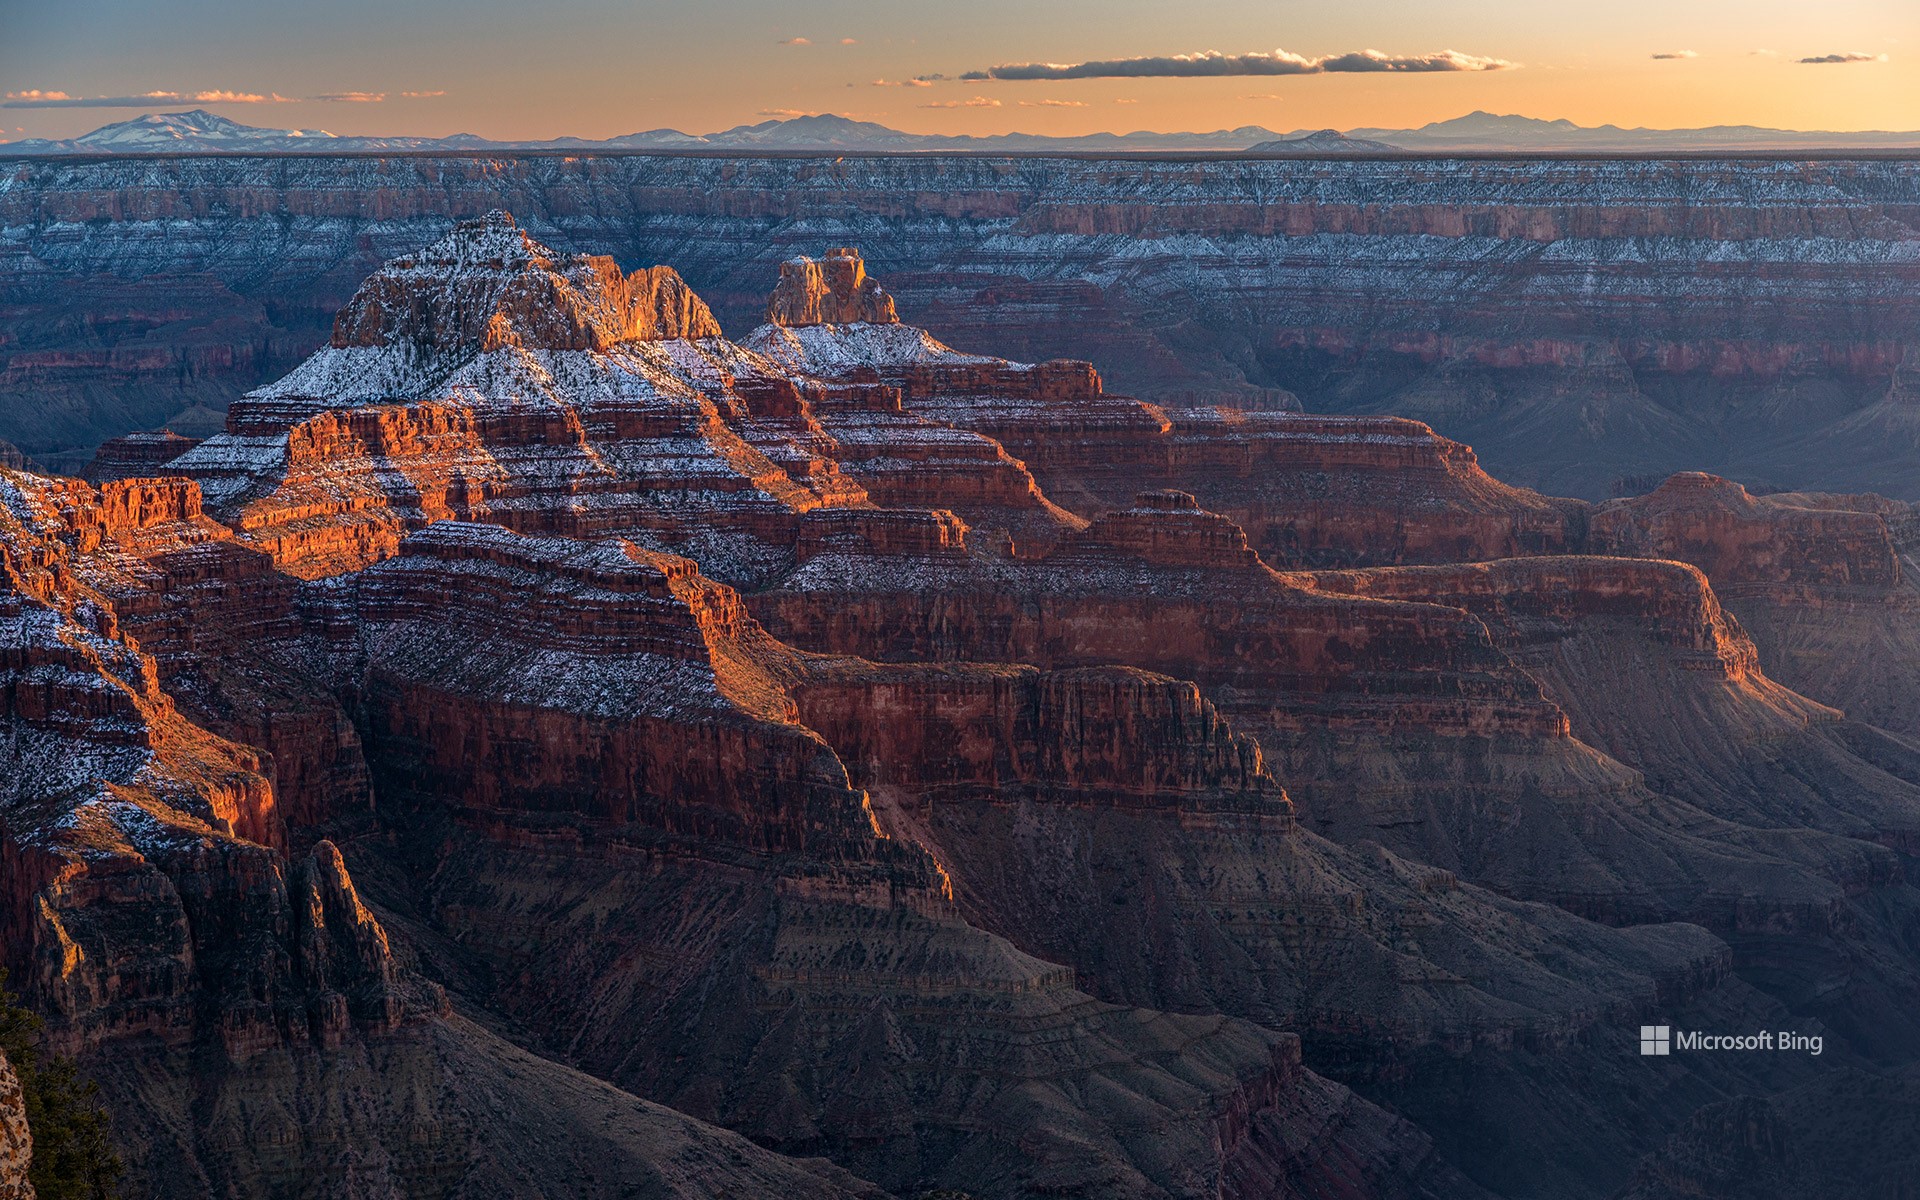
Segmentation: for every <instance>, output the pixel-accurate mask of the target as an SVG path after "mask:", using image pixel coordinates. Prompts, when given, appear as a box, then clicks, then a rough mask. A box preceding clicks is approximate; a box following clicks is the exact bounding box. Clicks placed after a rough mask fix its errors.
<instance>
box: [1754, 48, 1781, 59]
mask: <svg viewBox="0 0 1920 1200" xmlns="http://www.w3.org/2000/svg"><path fill="white" fill-rule="evenodd" d="M1747 53H1748V54H1752V55H1756V56H1758V57H1760V58H1779V57H1780V52H1779V51H1778V50H1749V51H1747Z"/></svg>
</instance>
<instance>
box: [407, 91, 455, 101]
mask: <svg viewBox="0 0 1920 1200" xmlns="http://www.w3.org/2000/svg"><path fill="white" fill-rule="evenodd" d="M446 94H447V93H446V92H445V91H438V92H401V93H400V95H401V96H402V97H404V98H405V99H408V100H430V99H432V98H433V97H435V96H444V95H446Z"/></svg>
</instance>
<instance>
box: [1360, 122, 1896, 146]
mask: <svg viewBox="0 0 1920 1200" xmlns="http://www.w3.org/2000/svg"><path fill="white" fill-rule="evenodd" d="M1347 136H1348V137H1350V138H1377V139H1380V140H1384V141H1390V142H1392V143H1393V144H1394V145H1396V146H1399V147H1401V148H1402V149H1405V150H1413V151H1454V150H1462V151H1468V152H1472V151H1495V152H1498V151H1503V150H1504V151H1538V152H1543V153H1551V152H1556V151H1572V152H1576V153H1577V152H1582V151H1585V152H1592V153H1598V154H1605V153H1615V152H1626V153H1655V154H1657V153H1662V152H1668V151H1673V152H1689V151H1714V150H1862V149H1904V148H1908V147H1920V132H1915V131H1907V132H1883V131H1878V130H1868V131H1860V132H1852V133H1834V132H1821V131H1803V130H1797V129H1767V128H1763V127H1761V126H1758V125H1710V126H1707V127H1705V128H1701V129H1640V128H1636V129H1623V128H1621V127H1620V126H1618V125H1575V124H1574V123H1573V122H1572V121H1568V120H1564V119H1562V120H1557V121H1544V120H1541V119H1540V118H1538V117H1523V116H1519V115H1517V114H1511V113H1509V114H1501V113H1490V112H1471V113H1468V114H1467V115H1466V116H1463V117H1453V118H1451V119H1449V120H1445V121H1434V122H1432V123H1431V124H1428V125H1422V126H1421V127H1420V128H1418V129H1349V130H1347Z"/></svg>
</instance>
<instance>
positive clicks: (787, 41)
mask: <svg viewBox="0 0 1920 1200" xmlns="http://www.w3.org/2000/svg"><path fill="white" fill-rule="evenodd" d="M780 44H781V45H782V46H811V45H813V39H812V38H802V37H791V38H781V39H780Z"/></svg>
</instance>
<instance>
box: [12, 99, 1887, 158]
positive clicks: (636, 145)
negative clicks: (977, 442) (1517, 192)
mask: <svg viewBox="0 0 1920 1200" xmlns="http://www.w3.org/2000/svg"><path fill="white" fill-rule="evenodd" d="M1901 148H1920V132H1906V133H1892V132H1878V131H1869V132H1859V133H1823V132H1803V131H1798V130H1790V129H1764V128H1761V127H1759V126H1754V125H1714V126H1709V127H1707V128H1704V129H1622V128H1620V127H1619V126H1617V125H1600V126H1583V125H1575V124H1574V123H1573V122H1571V121H1566V120H1557V121H1544V120H1540V119H1539V118H1536V117H1522V116H1510V115H1509V116H1502V115H1497V114H1494V113H1488V112H1473V113H1468V114H1467V115H1466V116H1463V117H1454V118H1452V119H1451V120H1446V121H1435V122H1433V123H1431V124H1428V125H1423V126H1421V127H1420V128H1418V129H1350V130H1347V131H1345V132H1344V133H1343V132H1341V131H1339V130H1334V129H1322V130H1313V131H1309V130H1295V131H1293V132H1292V133H1278V132H1275V131H1274V130H1271V129H1266V128H1263V127H1261V126H1259V125H1243V126H1241V127H1239V128H1238V129H1219V130H1215V131H1213V132H1212V133H1158V132H1153V131H1149V130H1138V131H1135V132H1133V133H1091V134H1081V135H1079V136H1074V137H1049V136H1045V135H1042V134H1037V133H1003V134H995V135H993V136H991V137H973V136H967V135H958V136H954V135H944V134H926V133H903V132H901V131H900V130H898V129H890V128H888V127H887V126H885V125H880V124H877V123H875V122H872V121H855V120H852V119H850V118H847V117H840V116H834V115H832V114H822V115H818V116H803V117H792V118H789V119H787V120H769V121H762V122H760V123H759V124H756V125H736V126H735V127H733V128H732V129H727V130H723V131H721V132H719V133H708V134H693V133H682V132H680V131H679V130H677V129H648V130H644V131H642V132H639V133H630V134H626V135H624V136H622V137H612V138H605V139H599V140H595V139H590V138H574V137H563V138H553V139H551V140H548V141H521V142H512V141H494V140H491V139H488V138H483V137H480V136H478V135H475V134H471V133H458V134H454V135H452V136H451V137H364V136H357V135H342V134H335V133H329V132H327V131H326V130H324V129H264V128H260V127H257V126H253V125H242V124H240V123H239V122H238V121H233V120H229V119H228V118H226V117H222V116H219V115H217V114H214V113H210V112H207V111H206V110H205V109H194V110H193V111H192V112H178V113H146V114H144V115H142V116H138V117H134V118H133V119H131V120H127V121H119V122H116V123H114V124H112V125H105V126H102V127H101V128H99V129H96V130H94V131H93V132H92V133H88V134H82V135H81V136H79V137H75V138H65V139H58V140H49V139H45V138H29V139H27V140H24V141H19V142H0V155H4V154H126V153H135V154H141V153H217V152H222V151H225V152H241V153H305V154H313V153H330V154H338V153H352V152H356V151H358V152H365V151H376V152H391V151H409V150H419V151H435V150H447V151H464V150H766V151H803V152H804V151H850V152H856V153H860V152H866V153H876V152H877V153H926V152H933V151H955V150H958V151H986V152H1022V151H1024V152H1032V151H1042V152H1045V151H1061V152H1069V153H1073V152H1079V153H1085V152H1103V151H1113V152H1127V151H1172V150H1198V151H1207V150H1212V151H1246V152H1249V153H1254V154H1300V155H1310V156H1327V155H1340V154H1381V153H1394V152H1399V151H1414V152H1421V153H1432V152H1442V153H1444V152H1452V151H1462V152H1498V151H1538V152H1572V153H1578V152H1595V153H1610V152H1623V151H1624V152H1643V153H1645V152H1651V153H1660V152H1667V151H1672V152H1688V151H1716V150H1736V151H1737V150H1862V149H1901Z"/></svg>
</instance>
